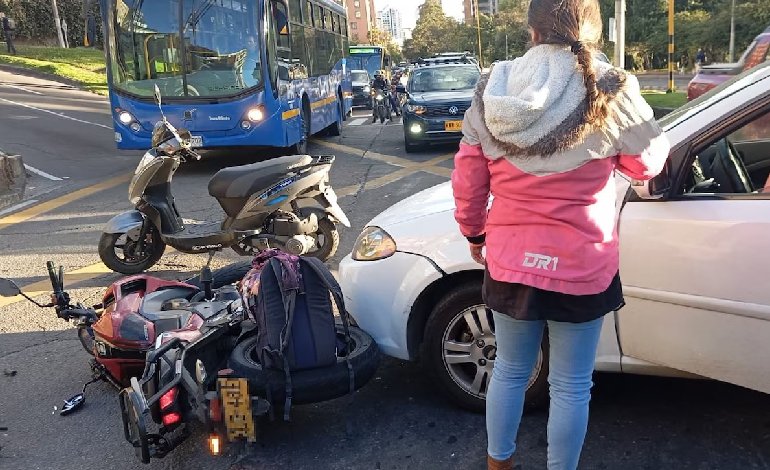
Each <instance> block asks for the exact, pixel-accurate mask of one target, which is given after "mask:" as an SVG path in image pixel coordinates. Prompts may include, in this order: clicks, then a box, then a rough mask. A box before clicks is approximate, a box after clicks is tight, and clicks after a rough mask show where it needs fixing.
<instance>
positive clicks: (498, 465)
mask: <svg viewBox="0 0 770 470" xmlns="http://www.w3.org/2000/svg"><path fill="white" fill-rule="evenodd" d="M487 470H513V456H511V457H508V458H507V459H505V460H495V459H493V458H492V457H490V456H488V455H487Z"/></svg>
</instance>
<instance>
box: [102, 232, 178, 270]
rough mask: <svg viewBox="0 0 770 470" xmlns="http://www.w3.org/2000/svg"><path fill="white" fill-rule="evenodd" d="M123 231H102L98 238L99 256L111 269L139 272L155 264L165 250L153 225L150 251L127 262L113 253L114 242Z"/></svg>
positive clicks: (114, 248) (164, 245)
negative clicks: (139, 258)
mask: <svg viewBox="0 0 770 470" xmlns="http://www.w3.org/2000/svg"><path fill="white" fill-rule="evenodd" d="M123 235H126V234H125V233H103V234H102V236H101V238H100V239H99V258H101V260H102V263H104V264H105V266H107V267H108V268H110V269H111V270H113V271H115V272H118V273H121V274H139V273H142V272H144V271H146V270H148V269H150V268H151V267H153V266H155V263H157V262H158V261H159V260H160V258H161V257H162V256H163V252H164V251H166V244H165V243H163V240H161V238H160V233H159V232H158V229H157V228H155V226H154V225H153V226H152V227H151V229H150V235H151V237H152V242H151V243H152V246H151V248H152V251H151V252H150V253H149V254H148V255H147V256H146V257H145V258H144V259H142V260H140V261H136V262H128V261H125V260H122V259H120V258H118V256H117V255H116V254H115V250H116V247H115V243H116V242H117V241H118V240H119V239H120V237H122V236H123Z"/></svg>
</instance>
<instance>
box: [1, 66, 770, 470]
mask: <svg viewBox="0 0 770 470" xmlns="http://www.w3.org/2000/svg"><path fill="white" fill-rule="evenodd" d="M9 84H11V85H13V86H8V85H9ZM19 87H21V88H19ZM33 92H34V93H33ZM38 93H39V94H38ZM53 113H56V114H53ZM356 114H357V115H364V114H363V113H361V112H358V111H357V112H356ZM359 121H360V120H359ZM349 122H350V121H349ZM352 122H353V123H356V122H357V121H356V120H353V121H352ZM109 126H110V119H109V106H108V103H107V102H106V101H105V100H104V99H102V98H99V97H96V96H94V95H91V94H88V93H84V92H81V91H77V90H73V89H71V88H68V87H66V86H61V85H58V84H56V83H52V82H48V81H46V80H42V79H37V78H30V77H23V76H19V75H13V74H9V73H5V72H0V147H2V148H5V149H6V150H8V151H12V152H15V153H20V154H22V155H23V156H24V159H25V162H26V163H27V164H28V165H30V166H32V167H33V168H35V169H37V170H41V171H42V172H45V173H46V174H48V175H49V176H53V177H55V178H58V179H50V178H47V177H43V176H40V174H36V173H31V174H30V182H29V185H30V186H31V189H29V192H28V194H27V200H28V201H34V202H31V203H29V205H28V206H27V207H26V208H23V209H19V210H17V211H16V212H15V213H14V214H15V215H16V218H15V219H9V215H8V214H5V215H0V250H1V251H0V253H2V255H0V276H3V277H10V278H13V279H16V280H17V281H18V283H19V284H20V285H30V284H33V283H35V282H40V281H45V279H46V277H45V261H47V260H49V259H52V260H54V261H56V262H57V263H59V264H62V265H64V266H65V270H66V271H68V272H72V271H75V270H77V269H81V271H85V273H81V274H80V275H79V276H76V275H72V276H70V279H71V280H73V282H72V283H71V284H69V285H70V286H71V287H72V289H71V294H72V296H73V298H75V299H82V300H86V301H88V302H90V303H95V302H97V299H98V298H99V295H100V293H101V292H103V289H104V288H105V287H106V286H107V285H109V283H110V282H112V281H114V280H115V279H117V278H118V276H117V275H115V274H109V273H104V272H103V270H100V269H99V267H98V261H99V260H98V255H97V254H96V243H97V241H98V238H99V235H100V231H101V227H102V226H103V224H104V223H105V222H106V221H107V220H108V219H109V218H110V217H112V216H113V215H115V214H117V213H119V212H120V211H123V210H126V209H129V207H130V206H129V203H128V201H127V197H126V185H127V183H126V180H121V178H122V177H125V176H127V175H129V174H130V173H131V172H132V171H133V168H134V166H135V165H136V163H137V161H138V159H139V157H140V152H119V151H117V150H115V147H114V143H113V141H112V138H113V133H112V131H111V129H110V128H109ZM453 151H454V148H453V147H452V146H451V145H450V146H444V147H437V148H433V149H431V150H429V151H426V152H424V153H420V154H409V155H407V154H406V153H405V152H404V150H403V139H402V130H401V126H400V125H399V124H398V123H394V124H390V125H380V124H374V125H372V124H368V123H366V124H360V125H354V126H347V127H346V128H345V130H344V132H343V136H342V137H337V138H323V139H315V140H313V141H312V143H311V146H310V152H311V153H315V154H320V153H332V154H335V155H337V161H336V163H335V166H334V168H333V169H332V173H331V180H332V184H333V185H334V186H335V188H337V189H338V191H339V192H340V194H342V195H343V196H342V197H341V199H340V203H341V205H342V207H343V209H344V210H345V211H346V212H347V214H348V215H349V217H350V219H351V222H352V228H350V229H343V230H342V231H341V245H340V250H339V253H338V255H337V256H335V257H334V259H333V260H332V261H331V263H330V265H331V267H332V268H334V267H336V264H337V263H338V262H339V259H341V257H342V256H343V255H344V254H345V253H348V252H350V250H351V249H352V245H353V243H354V240H355V238H356V236H357V234H358V233H359V232H360V230H361V229H362V228H363V227H364V226H365V224H366V223H367V222H368V221H369V220H370V219H371V218H372V217H373V216H374V215H376V214H377V213H378V212H380V211H382V210H384V209H385V208H387V207H388V206H390V205H391V204H393V203H395V202H397V201H398V200H401V199H403V198H404V197H407V196H409V195H411V194H414V193H415V192H417V191H419V190H421V189H424V188H427V187H430V186H432V185H434V184H438V183H441V182H443V181H446V180H447V178H448V175H449V171H450V170H451V167H452V164H451V155H452V153H453ZM270 156H271V154H270V153H266V152H263V151H259V152H240V153H239V154H227V155H223V154H210V155H208V156H207V158H206V159H204V160H203V161H201V162H196V163H191V164H188V165H185V166H183V167H182V168H181V169H180V171H179V173H178V174H177V176H176V178H175V180H174V193H175V195H176V199H177V203H178V204H179V206H180V209H181V211H182V213H183V214H184V216H185V217H187V218H194V219H198V220H214V219H216V218H217V217H219V216H221V210H220V209H219V208H218V207H217V205H216V202H215V201H213V200H212V199H210V198H209V197H208V195H207V194H206V182H207V181H208V179H209V178H210V177H211V175H213V173H215V172H216V171H217V170H219V169H221V168H224V167H226V166H230V165H237V164H245V163H251V162H254V161H257V160H259V159H262V158H268V157H270ZM105 181H108V182H109V181H113V182H114V184H112V185H107V186H108V187H106V188H104V189H101V190H99V189H98V188H97V189H94V185H95V184H99V183H104V182H105ZM73 195H75V196H81V197H79V198H77V199H73V200H69V199H72V198H74V197H75V196H73ZM68 198H69V199H68ZM51 202H58V203H59V204H58V205H57V204H54V205H53V206H54V207H52V208H51V210H48V211H44V212H40V213H39V214H38V213H35V212H34V210H35V208H40V207H42V206H41V204H43V203H51ZM29 210H32V211H33V212H32V213H31V215H30V217H29V218H25V217H19V216H18V215H19V214H24V213H25V212H24V211H29ZM28 215H29V214H28ZM234 259H236V257H235V255H234V254H233V253H227V252H225V253H222V254H220V255H218V256H217V257H216V258H215V261H214V263H215V266H221V265H224V264H226V263H228V262H230V261H232V260H234ZM202 263H203V258H202V257H200V256H193V255H183V254H179V253H171V254H168V255H166V256H164V258H163V259H162V260H161V262H160V263H159V264H158V265H157V266H156V267H155V268H154V269H153V272H154V273H155V274H157V275H159V276H162V277H166V278H177V279H180V278H185V277H188V276H191V275H193V274H194V273H196V272H197V270H198V269H199V268H200V266H201V265H202ZM82 268H85V269H82ZM40 298H41V299H42V297H40ZM0 301H2V299H0ZM87 361H88V356H87V355H86V353H85V352H83V351H82V350H81V348H80V346H79V344H78V342H77V339H76V337H75V333H74V331H73V330H72V328H71V325H68V324H66V323H64V322H62V321H61V320H58V319H56V318H55V316H54V315H53V312H51V311H46V310H42V309H39V308H37V307H35V306H33V305H31V304H28V303H24V302H17V303H13V304H9V305H5V304H2V303H0V371H2V372H3V374H2V375H0V427H7V428H8V429H7V431H0V468H2V469H9V470H15V469H61V470H70V469H72V470H74V469H83V468H101V469H139V468H148V469H177V468H179V469H188V468H189V469H193V468H208V469H214V470H216V469H241V468H243V469H246V468H249V469H251V468H254V469H257V468H258V469H308V470H309V469H313V470H316V469H447V468H453V469H454V468H457V469H482V468H485V467H484V456H485V450H484V449H485V439H486V438H485V429H484V417H483V416H482V415H477V414H473V413H469V412H466V411H463V410H460V409H458V408H456V407H455V406H453V405H452V404H451V403H449V402H447V401H446V400H445V399H444V398H443V395H441V393H440V391H439V390H437V389H436V387H435V386H434V384H432V383H430V382H429V380H428V378H427V377H426V375H425V373H424V370H423V368H422V366H421V365H420V364H414V363H406V362H402V361H397V360H393V359H385V360H383V362H382V365H381V367H380V369H379V371H378V373H377V374H376V376H375V378H374V379H373V380H372V382H371V383H370V384H369V385H367V386H366V387H364V388H363V389H362V390H361V391H360V392H358V393H357V394H356V395H355V397H354V400H353V401H352V403H350V402H348V401H347V400H346V399H341V400H335V401H331V402H326V403H321V404H317V405H305V406H298V407H295V408H294V411H293V414H292V415H293V420H292V422H290V423H284V422H281V421H276V422H273V423H269V422H267V423H261V424H260V431H261V432H260V437H259V439H258V441H257V442H256V443H255V444H251V445H248V446H244V447H242V448H235V447H234V448H231V450H230V452H228V453H227V454H226V455H224V456H222V457H219V458H211V457H208V456H207V455H206V453H205V449H204V445H203V441H202V436H201V435H200V433H198V434H196V435H195V436H193V437H192V438H191V439H189V440H188V441H187V442H186V443H184V444H183V445H182V446H181V447H180V448H179V449H177V451H175V452H174V453H173V454H171V455H169V456H168V457H166V458H165V459H163V460H159V461H156V462H153V463H152V464H150V465H147V466H145V465H142V464H140V463H138V461H137V460H136V459H135V458H134V455H133V451H132V449H131V448H130V447H129V445H128V444H126V443H125V441H124V440H123V437H122V430H121V427H120V418H119V415H118V413H119V410H118V404H117V398H116V396H117V395H116V392H115V391H114V390H112V389H111V388H110V387H109V386H107V385H106V384H96V385H94V386H92V387H91V388H89V393H88V398H87V402H86V406H85V407H84V408H83V409H82V410H81V411H79V412H78V413H76V414H74V415H72V416H69V417H60V416H59V415H58V413H57V412H56V411H55V407H60V406H61V401H62V399H64V398H66V397H68V396H70V395H72V394H74V393H76V392H78V391H79V390H80V388H81V387H82V384H83V383H84V382H85V381H86V380H88V379H89V370H88V367H87ZM769 405H770V398H768V397H767V396H766V395H763V394H759V393H755V392H751V391H748V390H744V389H741V388H738V387H734V386H730V385H726V384H721V383H715V382H709V381H693V380H674V379H661V378H652V377H633V376H616V375H608V374H604V375H598V376H597V377H596V387H595V389H594V398H593V402H592V412H591V424H590V426H589V433H588V437H587V441H586V445H585V448H584V452H583V459H582V463H581V468H585V469H616V468H624V469H651V470H652V469H669V468H671V469H762V468H770V413H768V410H769V409H770V406H769ZM546 420H547V413H546V411H544V410H541V411H536V412H533V413H530V414H528V415H527V416H525V417H524V420H523V423H522V427H521V430H520V433H519V452H518V453H517V463H518V464H519V465H520V468H524V469H538V468H545V456H546V453H545V451H546V449H545V442H546V441H545V430H546Z"/></svg>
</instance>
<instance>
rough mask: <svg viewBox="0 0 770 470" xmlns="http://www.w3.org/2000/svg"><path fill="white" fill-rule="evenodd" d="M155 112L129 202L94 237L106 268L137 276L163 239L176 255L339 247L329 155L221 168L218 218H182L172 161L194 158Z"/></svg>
mask: <svg viewBox="0 0 770 470" xmlns="http://www.w3.org/2000/svg"><path fill="white" fill-rule="evenodd" d="M155 101H156V103H157V105H158V108H159V109H160V112H161V117H162V120H161V121H159V122H158V123H157V124H156V125H155V128H154V130H153V133H152V148H151V149H150V150H148V151H147V153H145V155H144V157H142V159H141V160H140V161H139V164H138V165H137V167H136V171H135V172H134V176H133V178H132V180H131V183H130V185H129V188H128V197H129V200H130V201H131V203H132V204H134V206H135V208H134V209H133V210H130V211H127V212H124V213H122V214H119V215H117V216H115V217H113V218H112V219H111V220H110V221H109V222H107V225H106V226H105V228H104V230H103V233H102V235H101V238H100V240H99V257H100V258H101V260H102V262H104V264H105V265H106V266H107V267H109V268H110V269H112V270H113V271H116V272H120V273H123V274H138V273H140V272H143V271H145V270H147V269H149V268H150V267H152V266H153V265H155V263H157V262H158V261H159V260H160V258H161V256H163V252H164V251H165V248H166V245H169V246H171V247H173V248H175V249H176V250H178V251H181V252H183V253H205V252H209V253H211V252H214V251H217V250H221V249H224V248H232V249H233V250H234V251H235V252H236V253H238V254H240V255H253V254H254V253H255V252H257V251H264V250H267V249H270V248H279V249H281V250H283V251H286V252H288V253H291V254H295V255H304V254H307V255H309V256H314V257H317V258H320V259H322V260H324V261H325V260H327V259H329V258H330V257H332V256H333V255H334V254H335V253H336V252H337V248H338V246H339V233H338V231H337V227H336V223H341V224H343V225H344V226H346V227H350V221H349V220H348V218H347V216H346V215H345V212H344V211H343V210H342V208H341V207H340V206H339V204H338V203H337V195H336V193H335V192H334V189H333V188H332V187H331V185H330V184H329V171H330V169H331V166H332V164H333V163H334V160H335V157H334V156H332V155H323V156H317V157H311V156H309V155H292V156H286V157H279V158H275V159H272V160H268V161H264V162H259V163H254V164H251V165H243V166H236V167H229V168H224V169H222V170H220V171H218V172H217V173H216V174H215V175H214V176H213V177H212V178H211V180H209V184H208V190H209V195H211V196H212V197H214V198H215V199H216V200H217V202H218V203H219V205H220V206H221V207H222V209H223V210H224V212H225V214H226V217H225V219H224V220H222V221H216V222H208V223H200V224H192V223H185V222H184V221H183V220H182V217H181V215H180V213H179V211H178V210H177V207H176V204H175V202H174V196H173V194H172V193H171V181H172V179H173V176H174V174H175V173H176V171H177V169H178V168H179V165H180V164H181V163H184V162H186V161H187V160H188V159H192V160H200V158H201V157H200V155H199V154H197V153H196V152H195V151H194V150H193V149H192V146H191V143H190V142H191V135H190V132H189V131H188V130H185V129H182V128H180V129H177V128H175V127H174V126H173V125H172V124H171V123H170V122H169V121H168V119H166V116H165V115H164V114H163V107H162V104H161V103H162V100H161V95H160V90H159V89H158V87H157V85H156V87H155Z"/></svg>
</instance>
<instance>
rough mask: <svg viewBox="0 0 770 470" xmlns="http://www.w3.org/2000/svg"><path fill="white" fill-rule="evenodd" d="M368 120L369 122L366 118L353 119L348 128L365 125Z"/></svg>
mask: <svg viewBox="0 0 770 470" xmlns="http://www.w3.org/2000/svg"><path fill="white" fill-rule="evenodd" d="M368 120H369V119H368V118H358V119H355V120H353V121H350V124H348V125H349V126H360V125H361V124H363V123H365V122H366V121H368Z"/></svg>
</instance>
